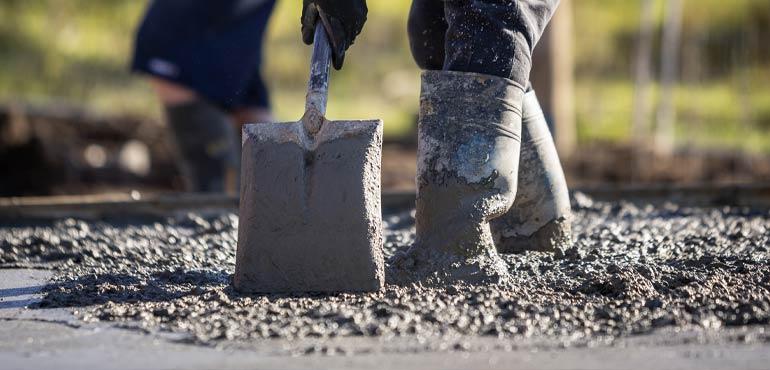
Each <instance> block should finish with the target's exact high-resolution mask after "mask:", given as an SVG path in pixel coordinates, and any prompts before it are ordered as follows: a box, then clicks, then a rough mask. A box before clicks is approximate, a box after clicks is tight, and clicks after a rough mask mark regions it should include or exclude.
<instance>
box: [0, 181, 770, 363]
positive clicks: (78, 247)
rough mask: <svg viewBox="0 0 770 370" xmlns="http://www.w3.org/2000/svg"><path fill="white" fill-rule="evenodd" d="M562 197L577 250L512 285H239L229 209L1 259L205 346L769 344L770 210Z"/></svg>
mask: <svg viewBox="0 0 770 370" xmlns="http://www.w3.org/2000/svg"><path fill="white" fill-rule="evenodd" d="M573 198H574V199H575V200H574V201H573V212H574V215H575V217H574V220H575V221H574V224H573V230H574V234H575V237H576V242H575V244H574V246H573V247H571V248H569V249H566V250H560V251H558V252H557V253H556V254H555V255H553V254H545V253H541V252H528V253H525V254H521V255H508V256H504V259H505V261H506V263H507V264H508V266H509V268H510V273H511V275H512V276H513V277H514V281H515V284H514V285H513V286H512V287H506V288H499V287H495V286H481V287H471V286H448V287H442V288H422V287H416V286H407V287H400V286H395V285H392V284H387V285H386V287H385V289H384V290H383V291H381V292H379V293H371V294H336V295H320V294H319V295H306V296H287V295H241V294H238V293H237V292H235V291H233V289H232V287H231V285H230V281H231V276H232V272H233V268H234V262H235V258H234V257H235V245H236V234H237V227H238V219H237V216H235V215H234V214H222V215H218V216H214V217H201V216H197V215H187V216H184V217H176V218H168V219H159V220H137V221H134V222H127V221H125V220H123V221H121V222H87V221H83V220H75V219H67V220H60V221H55V222H46V223H37V224H18V225H7V224H6V226H2V227H0V265H2V266H22V265H24V266H30V265H33V266H38V267H49V268H56V269H57V270H58V274H57V277H56V278H55V279H54V281H53V282H52V283H51V285H50V286H48V287H47V288H46V296H45V298H44V300H43V302H42V303H41V304H40V307H72V308H73V309H75V310H77V311H78V312H79V313H78V315H79V317H80V318H81V319H82V320H85V321H91V322H113V323H116V324H117V325H121V326H131V327H138V328H143V329H145V330H148V331H169V332H174V333H179V334H180V335H182V336H183V337H184V340H186V341H189V342H194V343H200V344H206V345H227V344H228V343H242V342H247V343H258V342H259V340H262V339H263V338H283V339H300V338H308V339H312V338H339V337H410V338H423V339H424V340H425V341H428V342H430V341H433V340H439V339H442V338H479V337H491V338H495V337H499V338H506V339H508V338H510V339H511V340H512V341H513V342H514V343H515V342H516V341H517V340H533V339H550V340H555V341H558V343H560V345H581V344H590V343H596V342H612V340H613V339H616V338H619V337H625V336H630V335H636V334H643V333H649V332H651V331H654V330H656V329H660V328H668V329H688V330H703V331H704V332H706V331H708V332H711V331H720V330H725V329H729V328H744V327H750V328H756V329H757V330H755V333H756V334H755V335H754V336H753V339H752V340H756V341H763V342H767V341H770V335H768V334H766V332H765V330H764V328H765V327H767V326H768V325H770V263H768V262H770V252H768V247H770V213H769V212H768V211H766V210H763V211H759V210H751V209H744V208H734V207H724V208H685V207H679V206H676V205H673V204H666V205H663V206H659V207H653V206H637V205H633V204H631V203H613V204H610V203H602V202H596V201H592V200H591V199H589V198H587V197H585V196H583V195H581V194H576V195H575V196H574V197H573ZM383 220H384V222H385V238H386V243H385V245H386V247H385V256H386V259H387V261H388V264H390V262H391V261H392V260H393V258H394V257H393V256H394V255H395V254H396V253H397V252H398V251H399V250H403V249H404V248H406V247H407V246H408V245H410V244H411V243H412V242H413V239H414V224H413V222H414V220H413V211H411V212H410V211H399V212H385V215H384V218H383ZM341 258H342V257H341ZM745 339H746V338H742V340H745ZM458 343H463V342H458ZM456 349H458V350H462V349H463V348H462V345H461V347H460V348H456Z"/></svg>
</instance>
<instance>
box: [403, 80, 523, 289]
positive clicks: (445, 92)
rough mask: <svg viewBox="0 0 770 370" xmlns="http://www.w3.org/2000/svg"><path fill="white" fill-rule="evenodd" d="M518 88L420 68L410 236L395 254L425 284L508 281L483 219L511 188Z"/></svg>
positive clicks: (506, 202)
mask: <svg viewBox="0 0 770 370" xmlns="http://www.w3.org/2000/svg"><path fill="white" fill-rule="evenodd" d="M523 96H524V90H523V89H522V87H521V86H519V85H518V84H516V83H515V82H513V81H512V80H509V79H505V78H501V77H496V76H490V75H483V74H477V73H462V72H447V71H425V72H423V75H422V92H421V97H420V118H419V127H418V154H417V155H418V157H417V167H418V169H417V171H418V173H417V187H418V192H417V213H416V227H417V239H416V241H415V244H414V245H413V246H412V248H411V249H410V250H408V251H407V252H406V253H405V254H403V255H399V256H397V257H396V260H395V265H396V268H397V269H399V270H400V271H401V272H402V273H401V275H399V276H400V277H403V276H404V275H405V274H404V273H403V271H411V276H412V278H413V279H414V280H419V281H420V282H422V283H428V284H433V283H436V284H443V283H463V282H464V283H470V284H488V283H501V282H505V281H508V279H509V275H508V269H507V265H506V264H505V262H504V261H503V260H502V259H501V258H500V256H499V255H498V254H497V251H496V249H495V245H494V240H493V238H492V233H491V230H490V226H489V221H490V220H491V219H494V218H496V217H499V216H501V215H503V214H504V213H505V212H506V211H508V209H509V208H510V207H511V205H512V204H513V200H514V197H515V195H516V181H517V176H518V164H519V161H518V157H519V147H520V141H521V104H522V99H523ZM396 275H398V274H396ZM396 275H394V276H393V277H394V280H396V281H398V280H403V279H400V278H399V276H396Z"/></svg>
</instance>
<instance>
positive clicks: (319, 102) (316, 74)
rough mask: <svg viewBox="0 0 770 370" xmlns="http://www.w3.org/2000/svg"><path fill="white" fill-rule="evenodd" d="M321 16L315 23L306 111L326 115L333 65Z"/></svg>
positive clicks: (330, 49)
mask: <svg viewBox="0 0 770 370" xmlns="http://www.w3.org/2000/svg"><path fill="white" fill-rule="evenodd" d="M320 18H321V17H319V20H318V22H317V23H316V25H315V38H314V39H313V56H312V57H311V59H310V80H309V81H308V83H307V96H306V97H305V111H306V112H309V111H311V110H316V111H318V113H320V114H321V116H324V115H326V101H327V99H328V95H329V67H330V66H331V57H332V48H331V45H330V44H329V36H328V35H327V34H326V29H325V28H324V26H323V23H321V19H320Z"/></svg>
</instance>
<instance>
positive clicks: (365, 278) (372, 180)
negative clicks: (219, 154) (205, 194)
mask: <svg viewBox="0 0 770 370" xmlns="http://www.w3.org/2000/svg"><path fill="white" fill-rule="evenodd" d="M381 156H382V121H380V120H372V121H326V122H324V123H323V125H322V126H321V128H320V131H319V132H318V133H317V134H316V135H315V137H314V138H312V137H309V135H308V133H307V131H306V129H305V122H303V121H299V122H292V123H272V124H253V125H247V126H246V127H245V128H244V137H243V157H242V162H241V163H242V172H241V200H240V202H241V203H240V221H239V230H238V251H237V256H236V267H235V277H234V284H235V288H236V289H237V290H239V291H242V292H252V293H279V292H342V291H377V290H379V289H380V288H382V286H383V283H384V264H383V255H382V219H381V218H382V216H381V205H380V167H381Z"/></svg>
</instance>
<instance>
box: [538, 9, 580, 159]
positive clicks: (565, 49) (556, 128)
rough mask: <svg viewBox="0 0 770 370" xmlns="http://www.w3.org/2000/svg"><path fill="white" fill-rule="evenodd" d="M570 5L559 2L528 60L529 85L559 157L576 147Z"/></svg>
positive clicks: (571, 15) (564, 155) (572, 36)
mask: <svg viewBox="0 0 770 370" xmlns="http://www.w3.org/2000/svg"><path fill="white" fill-rule="evenodd" d="M572 3H573V1H572V0H562V1H561V4H560V5H559V9H558V10H557V11H556V14H555V15H554V17H553V19H552V20H551V23H550V24H549V26H548V28H547V29H546V32H545V34H543V37H542V38H541V39H540V44H539V45H538V46H537V47H536V48H535V53H534V55H533V58H532V61H533V63H532V64H533V65H532V74H531V81H532V85H533V87H534V88H535V90H536V91H537V93H538V98H539V99H540V104H541V105H542V107H543V111H544V112H545V114H546V118H548V120H549V124H550V126H551V129H552V133H553V135H554V140H555V141H556V148H557V150H558V151H559V154H560V155H561V156H562V157H566V156H569V155H570V154H571V153H572V152H573V151H574V150H575V147H576V146H577V129H576V123H575V76H574V56H573V47H572V45H573V39H574V36H575V34H574V31H573V14H574V13H573V8H572V6H573V5H572Z"/></svg>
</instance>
